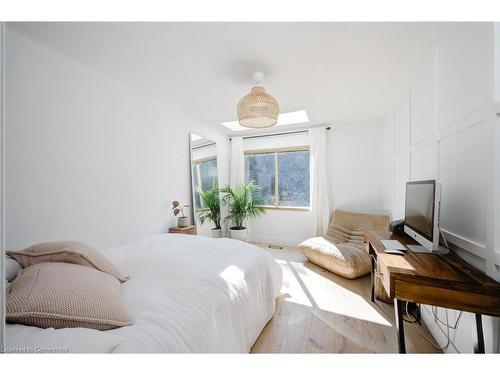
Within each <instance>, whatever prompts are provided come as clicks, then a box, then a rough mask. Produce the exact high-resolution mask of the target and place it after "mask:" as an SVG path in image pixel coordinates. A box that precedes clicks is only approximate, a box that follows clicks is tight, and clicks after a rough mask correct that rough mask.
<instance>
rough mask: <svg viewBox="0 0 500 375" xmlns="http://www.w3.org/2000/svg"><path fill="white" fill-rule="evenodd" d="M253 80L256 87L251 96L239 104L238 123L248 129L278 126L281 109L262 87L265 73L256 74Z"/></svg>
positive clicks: (242, 99) (251, 91) (247, 96)
mask: <svg viewBox="0 0 500 375" xmlns="http://www.w3.org/2000/svg"><path fill="white" fill-rule="evenodd" d="M253 80H254V83H255V86H254V87H252V89H251V90H250V94H248V95H245V96H244V97H243V98H241V100H240V101H239V103H238V107H237V112H238V121H239V123H240V125H241V126H244V127H246V128H269V127H271V126H274V125H276V123H277V121H278V114H279V109H280V107H279V104H278V101H277V100H276V99H274V98H273V97H272V96H271V95H269V94H268V93H267V92H266V89H265V88H264V87H263V86H262V82H263V81H264V73H261V72H257V73H254V75H253Z"/></svg>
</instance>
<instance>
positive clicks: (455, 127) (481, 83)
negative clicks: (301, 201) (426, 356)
mask: <svg viewBox="0 0 500 375" xmlns="http://www.w3.org/2000/svg"><path fill="white" fill-rule="evenodd" d="M492 37H493V27H492V25H491V24H485V23H483V24H481V23H468V24H466V23H457V24H452V23H450V24H443V25H442V26H440V28H439V29H438V30H437V34H436V46H435V48H433V49H432V50H431V51H429V54H428V56H427V57H426V59H425V60H424V61H422V62H419V63H418V66H417V68H416V69H415V71H414V74H413V77H412V80H411V82H408V85H406V86H405V87H403V88H402V89H401V92H400V94H399V96H398V100H397V101H396V102H395V103H394V105H393V106H392V108H391V109H390V110H389V111H388V112H387V114H386V116H385V117H384V134H385V135H384V138H385V139H386V142H385V147H384V153H383V160H384V168H385V172H384V173H385V174H386V175H387V176H389V179H388V181H386V182H385V183H384V188H383V190H384V192H383V204H384V207H385V208H386V209H387V210H388V211H389V212H391V213H392V216H393V218H401V217H403V216H404V197H405V184H406V182H407V181H409V180H422V179H437V180H440V181H441V183H442V204H441V228H442V230H443V232H444V233H445V235H446V238H447V239H448V241H450V242H451V243H453V244H455V245H457V246H459V247H461V248H463V249H465V250H459V253H460V255H461V256H463V257H464V258H465V259H466V260H467V261H469V262H471V263H472V264H473V265H475V266H476V267H478V268H480V269H482V270H484V271H486V272H487V274H489V275H490V276H492V277H494V278H496V279H497V280H499V279H500V274H499V273H498V265H499V264H500V257H499V254H498V253H495V251H494V248H495V244H494V233H495V230H496V231H498V228H497V229H495V218H494V212H493V205H492V204H491V202H493V201H494V198H495V194H496V197H497V199H498V197H499V196H500V193H499V192H498V186H495V181H494V178H493V176H494V173H493V172H494V141H493V139H494V137H493V134H494V121H495V118H494V112H493V111H492V103H493V86H492V84H493V39H492ZM495 189H496V191H495ZM438 314H439V315H438V316H439V317H440V318H441V320H444V319H445V318H444V316H445V315H444V310H443V309H439V311H438ZM423 316H424V320H425V321H426V323H427V324H428V326H429V328H430V330H431V332H432V333H433V334H434V336H435V337H436V338H437V339H438V341H439V342H440V343H444V342H445V341H446V340H445V336H444V333H445V329H444V327H443V326H440V325H439V324H438V323H437V322H436V321H435V320H434V318H433V317H432V315H431V313H430V309H429V308H428V307H426V308H424V309H423ZM457 316H458V312H454V311H452V312H450V323H451V324H453V323H454V322H455V320H456V318H457ZM483 321H484V324H485V326H484V329H485V336H486V348H487V350H488V351H490V352H491V351H493V352H498V350H499V349H498V334H499V324H498V319H492V318H489V317H486V318H484V319H483ZM473 324H474V320H473V315H472V314H468V313H467V314H464V318H463V319H462V321H461V322H460V325H459V328H458V329H457V330H456V331H455V332H452V344H451V345H450V347H449V348H448V350H447V351H449V352H471V351H472V349H473V348H472V337H473V336H472V335H473V333H474V330H473V327H474V326H473Z"/></svg>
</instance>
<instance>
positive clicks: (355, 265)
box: [299, 237, 371, 279]
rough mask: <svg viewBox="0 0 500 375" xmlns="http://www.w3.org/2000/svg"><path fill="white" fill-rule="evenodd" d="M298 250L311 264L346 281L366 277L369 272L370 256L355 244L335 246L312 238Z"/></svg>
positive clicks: (329, 242)
mask: <svg viewBox="0 0 500 375" xmlns="http://www.w3.org/2000/svg"><path fill="white" fill-rule="evenodd" d="M361 245H362V244H361ZM299 248H300V250H301V251H302V253H303V254H304V255H305V256H306V257H307V259H309V261H311V262H312V263H315V264H317V265H319V266H321V267H324V268H326V269H327V270H329V271H331V272H334V273H336V274H338V275H340V276H343V277H346V278H348V279H355V278H357V277H360V276H363V275H366V274H367V273H369V272H370V270H371V264H370V256H369V255H368V253H367V252H366V251H364V250H363V248H362V247H360V246H359V244H357V243H341V244H335V243H333V242H331V241H329V240H327V239H326V238H324V237H313V238H309V239H308V240H306V241H304V242H302V243H301V244H300V245H299Z"/></svg>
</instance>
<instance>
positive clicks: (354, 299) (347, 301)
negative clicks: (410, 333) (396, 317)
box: [276, 260, 392, 326]
mask: <svg viewBox="0 0 500 375" xmlns="http://www.w3.org/2000/svg"><path fill="white" fill-rule="evenodd" d="M276 261H277V262H278V263H279V264H280V265H281V268H282V269H283V286H282V290H281V292H282V293H283V294H284V295H285V296H286V297H285V301H289V302H292V303H297V304H301V305H303V306H308V307H312V308H313V309H315V310H322V311H326V312H331V313H335V314H340V315H343V316H347V317H352V318H355V319H360V320H365V321H368V322H373V323H376V324H380V325H385V326H392V324H391V323H390V322H389V321H388V320H387V319H385V318H384V317H383V316H382V315H381V314H380V313H379V312H378V311H377V310H376V309H375V308H374V307H373V306H372V305H371V303H370V301H369V300H367V299H365V298H364V297H363V293H365V291H363V290H361V289H360V288H364V287H366V284H363V283H360V282H357V283H356V282H355V281H350V280H345V282H347V283H351V285H350V286H351V288H352V289H353V290H350V289H347V288H345V287H343V286H341V285H339V284H338V283H336V282H334V281H332V280H330V279H328V278H326V277H324V276H322V275H320V274H318V273H317V272H315V271H313V270H311V269H309V268H307V267H306V266H305V265H304V264H302V263H299V262H289V261H285V260H276ZM356 284H358V285H356ZM353 286H354V287H353ZM356 286H357V287H358V289H360V290H359V291H358V290H356ZM356 292H358V293H359V294H358V293H356ZM339 301H342V302H341V303H339ZM318 316H319V317H321V313H319V314H318Z"/></svg>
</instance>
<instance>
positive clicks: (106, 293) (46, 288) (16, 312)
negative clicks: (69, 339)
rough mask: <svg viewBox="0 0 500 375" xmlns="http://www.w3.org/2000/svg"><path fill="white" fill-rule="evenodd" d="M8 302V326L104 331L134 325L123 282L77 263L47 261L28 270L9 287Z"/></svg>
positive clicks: (20, 273)
mask: <svg viewBox="0 0 500 375" xmlns="http://www.w3.org/2000/svg"><path fill="white" fill-rule="evenodd" d="M6 299H7V303H6V321H7V322H8V323H20V324H25V325H30V326H37V327H41V328H49V327H53V328H72V327H82V328H91V329H98V330H101V331H102V330H108V329H112V328H118V327H123V326H128V325H131V324H132V321H131V320H130V318H129V316H128V314H127V311H126V308H125V303H124V300H123V297H122V291H121V288H120V282H119V281H118V280H117V279H116V278H115V277H113V276H112V275H110V274H108V273H105V272H101V271H98V270H96V269H94V268H90V267H85V266H81V265H77V264H70V263H58V262H46V263H39V264H35V265H33V266H30V267H28V268H25V269H23V270H21V271H20V272H19V275H18V276H17V277H16V279H15V280H14V281H13V282H12V283H11V284H10V285H9V288H8V289H7V296H6Z"/></svg>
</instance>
